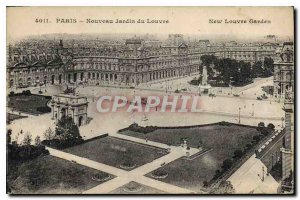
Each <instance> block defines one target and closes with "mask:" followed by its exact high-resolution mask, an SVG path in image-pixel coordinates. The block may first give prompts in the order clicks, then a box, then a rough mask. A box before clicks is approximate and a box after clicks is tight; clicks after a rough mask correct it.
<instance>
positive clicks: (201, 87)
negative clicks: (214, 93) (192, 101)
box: [198, 84, 211, 94]
mask: <svg viewBox="0 0 300 200" xmlns="http://www.w3.org/2000/svg"><path fill="white" fill-rule="evenodd" d="M198 88H199V91H200V92H201V93H205V94H208V93H210V91H211V86H210V85H209V84H206V85H202V84H200V85H199V86H198Z"/></svg>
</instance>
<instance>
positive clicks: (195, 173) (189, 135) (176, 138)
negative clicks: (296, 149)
mask: <svg viewBox="0 0 300 200" xmlns="http://www.w3.org/2000/svg"><path fill="white" fill-rule="evenodd" d="M120 134H125V135H128V136H133V137H138V138H143V139H145V138H147V139H148V140H149V141H155V142H160V143H164V144H168V145H172V146H173V145H174V146H179V145H180V144H181V139H182V138H186V139H187V145H188V146H190V147H193V148H197V147H199V146H201V147H203V148H204V149H206V150H207V151H206V152H205V153H203V154H202V155H200V156H195V157H194V158H193V159H191V160H188V159H185V158H179V159H177V160H175V161H173V162H171V163H169V164H167V165H165V166H163V167H161V168H159V170H162V171H165V172H167V173H168V176H167V177H166V178H165V179H159V180H160V181H163V182H166V183H169V184H174V185H176V186H180V187H185V188H188V189H192V190H194V191H199V190H200V189H201V188H202V187H203V182H204V181H210V180H211V179H212V178H213V176H214V175H215V172H216V170H219V169H221V166H222V163H223V161H224V160H225V159H227V158H232V156H233V155H234V151H235V150H243V148H244V147H246V145H247V144H251V141H252V138H253V136H255V135H258V134H259V132H258V131H257V130H256V128H255V127H245V126H240V125H234V124H232V125H230V126H224V125H219V124H213V125H206V126H199V127H191V128H189V127H186V128H180V127H177V128H176V127H174V128H161V129H160V128H159V127H158V129H157V130H155V131H153V132H149V133H147V134H143V133H137V132H132V131H129V130H126V131H123V132H120ZM152 173H153V172H150V173H149V174H147V176H148V177H151V174H152Z"/></svg>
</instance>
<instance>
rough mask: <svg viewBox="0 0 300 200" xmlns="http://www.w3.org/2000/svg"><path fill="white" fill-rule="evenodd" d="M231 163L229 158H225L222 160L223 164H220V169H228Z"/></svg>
mask: <svg viewBox="0 0 300 200" xmlns="http://www.w3.org/2000/svg"><path fill="white" fill-rule="evenodd" d="M232 164H233V161H232V160H231V159H229V158H228V159H226V160H224V161H223V165H222V169H223V170H224V171H227V170H228V169H230V167H231V166H232Z"/></svg>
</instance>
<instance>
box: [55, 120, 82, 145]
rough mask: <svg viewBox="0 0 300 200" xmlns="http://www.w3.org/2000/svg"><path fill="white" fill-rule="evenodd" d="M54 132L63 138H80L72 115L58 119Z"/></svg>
mask: <svg viewBox="0 0 300 200" xmlns="http://www.w3.org/2000/svg"><path fill="white" fill-rule="evenodd" d="M55 134H56V135H57V136H61V137H62V138H63V139H65V140H73V139H79V138H81V136H80V134H79V128H78V126H77V125H76V124H75V123H74V122H73V119H72V117H64V118H62V119H61V120H59V121H58V123H57V125H56V128H55Z"/></svg>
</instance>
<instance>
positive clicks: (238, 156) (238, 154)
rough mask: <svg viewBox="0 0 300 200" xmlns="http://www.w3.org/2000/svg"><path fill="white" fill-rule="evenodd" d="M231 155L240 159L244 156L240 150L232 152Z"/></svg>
mask: <svg viewBox="0 0 300 200" xmlns="http://www.w3.org/2000/svg"><path fill="white" fill-rule="evenodd" d="M233 154H234V156H233V158H241V157H242V156H243V155H244V152H243V151H242V150H240V149H237V150H235V151H234V153H233Z"/></svg>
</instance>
